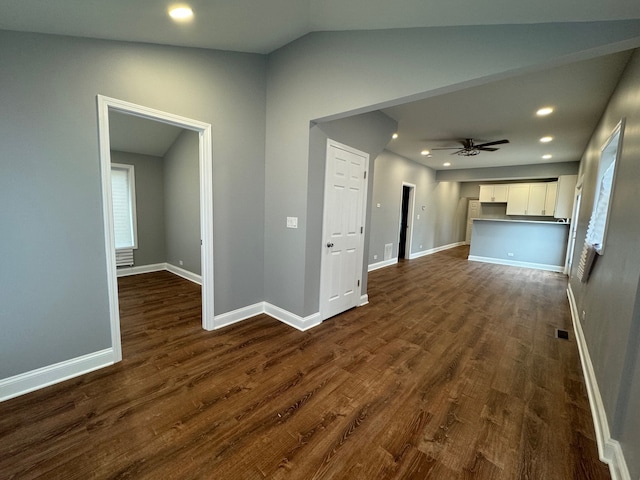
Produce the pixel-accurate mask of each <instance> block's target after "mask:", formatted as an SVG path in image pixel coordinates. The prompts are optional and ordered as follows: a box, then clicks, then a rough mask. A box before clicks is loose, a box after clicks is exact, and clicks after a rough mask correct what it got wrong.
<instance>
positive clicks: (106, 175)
mask: <svg viewBox="0 0 640 480" xmlns="http://www.w3.org/2000/svg"><path fill="white" fill-rule="evenodd" d="M96 102H97V110H98V138H99V153H100V172H101V180H102V216H103V224H104V236H105V238H104V246H105V253H106V255H105V256H106V270H107V292H108V297H109V318H110V323H111V345H112V348H113V352H114V354H113V356H114V361H115V362H119V361H120V360H122V339H121V338H120V313H119V302H118V279H117V272H116V263H115V240H114V233H113V228H114V227H113V202H112V198H111V193H110V192H111V139H110V137H109V112H110V111H115V112H120V113H125V114H128V115H135V116H138V117H141V118H146V119H149V120H154V121H158V122H162V123H166V124H169V125H175V126H177V127H181V128H185V129H187V130H192V131H195V132H198V137H199V145H198V162H199V177H200V178H199V187H200V238H201V244H202V247H201V250H200V252H201V255H200V257H201V265H202V267H201V268H202V280H201V283H202V285H203V288H202V328H204V329H205V330H212V329H213V327H214V311H215V310H214V293H213V292H214V279H213V273H214V270H213V140H212V134H211V124H209V123H204V122H200V121H198V120H192V119H190V118H186V117H181V116H179V115H174V114H172V113H168V112H163V111H160V110H155V109H153V108H149V107H145V106H142V105H136V104H134V103H130V102H126V101H124V100H118V99H116V98H110V97H106V96H104V95H97V96H96Z"/></svg>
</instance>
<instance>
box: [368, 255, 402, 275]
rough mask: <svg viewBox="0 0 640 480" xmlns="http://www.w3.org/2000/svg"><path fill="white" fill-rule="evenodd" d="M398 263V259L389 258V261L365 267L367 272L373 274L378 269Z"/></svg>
mask: <svg viewBox="0 0 640 480" xmlns="http://www.w3.org/2000/svg"><path fill="white" fill-rule="evenodd" d="M396 263H398V257H396V258H390V259H389V260H383V261H382V262H377V263H372V264H370V265H369V266H368V267H367V271H368V272H373V271H374V270H378V269H379V268H384V267H389V266H391V265H395V264H396Z"/></svg>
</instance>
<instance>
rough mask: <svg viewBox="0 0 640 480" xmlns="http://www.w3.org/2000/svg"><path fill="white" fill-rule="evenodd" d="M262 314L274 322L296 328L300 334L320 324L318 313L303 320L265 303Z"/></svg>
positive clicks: (320, 319)
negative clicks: (271, 318) (278, 321)
mask: <svg viewBox="0 0 640 480" xmlns="http://www.w3.org/2000/svg"><path fill="white" fill-rule="evenodd" d="M264 313H266V314H267V315H269V316H270V317H273V318H275V319H276V320H280V321H281V322H282V323H286V324H287V325H289V326H291V327H293V328H297V329H298V330H300V331H301V332H304V331H305V330H309V329H310V328H313V327H316V326H318V325H320V324H321V323H322V318H321V317H320V312H316V313H314V314H312V315H309V316H308V317H304V318H303V317H300V316H298V315H296V314H294V313H291V312H288V311H286V310H283V309H282V308H280V307H276V306H275V305H271V304H270V303H267V302H265V303H264Z"/></svg>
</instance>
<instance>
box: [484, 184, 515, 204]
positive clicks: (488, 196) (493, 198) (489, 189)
mask: <svg viewBox="0 0 640 480" xmlns="http://www.w3.org/2000/svg"><path fill="white" fill-rule="evenodd" d="M508 194H509V185H480V202H482V203H507V196H508Z"/></svg>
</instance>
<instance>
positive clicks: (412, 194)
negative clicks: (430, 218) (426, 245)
mask: <svg viewBox="0 0 640 480" xmlns="http://www.w3.org/2000/svg"><path fill="white" fill-rule="evenodd" d="M404 187H409V205H408V208H407V223H408V224H409V228H407V234H406V235H407V236H406V238H405V241H404V258H405V260H411V244H412V241H413V222H414V220H415V219H414V218H413V216H414V215H415V207H416V185H415V184H414V183H409V182H404V181H403V182H402V187H401V188H400V216H399V217H398V218H399V221H398V243H399V242H400V229H401V228H402V198H403V193H404ZM398 256H399V255H398Z"/></svg>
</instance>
